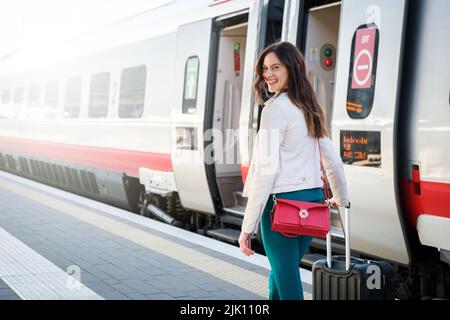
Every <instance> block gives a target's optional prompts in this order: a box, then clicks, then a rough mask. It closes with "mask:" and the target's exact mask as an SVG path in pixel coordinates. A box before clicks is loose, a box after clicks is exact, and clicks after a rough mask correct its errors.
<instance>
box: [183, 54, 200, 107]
mask: <svg viewBox="0 0 450 320" xmlns="http://www.w3.org/2000/svg"><path fill="white" fill-rule="evenodd" d="M199 69H200V60H199V59H198V57H197V56H193V57H189V58H188V59H187V61H186V66H185V69H184V86H183V87H184V89H183V113H194V112H195V108H196V106H197V88H198V72H199Z"/></svg>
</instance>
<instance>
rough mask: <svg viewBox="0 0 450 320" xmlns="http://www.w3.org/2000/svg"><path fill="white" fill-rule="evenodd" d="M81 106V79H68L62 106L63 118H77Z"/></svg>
mask: <svg viewBox="0 0 450 320" xmlns="http://www.w3.org/2000/svg"><path fill="white" fill-rule="evenodd" d="M80 105H81V77H74V78H70V79H68V80H67V81H66V99H65V104H64V118H78V115H79V114H80Z"/></svg>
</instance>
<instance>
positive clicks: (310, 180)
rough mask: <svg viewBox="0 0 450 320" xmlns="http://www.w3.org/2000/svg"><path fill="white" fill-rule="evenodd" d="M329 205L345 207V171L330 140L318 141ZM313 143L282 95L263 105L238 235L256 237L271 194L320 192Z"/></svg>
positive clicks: (301, 117) (302, 119)
mask: <svg viewBox="0 0 450 320" xmlns="http://www.w3.org/2000/svg"><path fill="white" fill-rule="evenodd" d="M319 143H320V149H321V152H322V161H323V166H324V169H325V172H326V176H327V178H328V181H329V183H330V187H331V191H332V192H333V199H334V200H336V202H337V203H338V205H339V206H345V205H347V204H348V196H347V186H346V182H345V176H344V166H343V164H342V160H341V158H340V156H339V154H338V153H337V152H336V150H335V148H334V147H333V144H332V142H331V140H330V139H329V138H321V139H319ZM322 186H323V183H322V180H321V169H320V155H319V147H318V143H317V138H314V137H311V136H309V135H308V129H307V124H306V121H305V117H304V115H303V111H302V110H300V109H299V108H298V107H297V106H295V105H294V104H293V103H292V102H291V100H290V99H289V97H288V95H287V93H281V94H280V95H278V96H277V97H276V98H275V99H270V100H269V101H267V102H266V103H265V104H264V108H263V110H262V113H261V123H260V129H259V131H258V134H257V135H256V139H255V145H254V148H253V155H252V161H251V164H250V168H249V171H248V175H247V180H246V182H245V186H244V190H243V196H244V197H248V201H247V207H246V209H245V215H244V221H243V223H242V231H244V232H246V233H255V232H256V230H257V226H258V223H259V220H260V218H261V214H262V212H263V211H264V207H265V204H266V202H267V200H268V198H269V196H270V194H272V193H279V192H289V191H296V190H303V189H311V188H318V187H322Z"/></svg>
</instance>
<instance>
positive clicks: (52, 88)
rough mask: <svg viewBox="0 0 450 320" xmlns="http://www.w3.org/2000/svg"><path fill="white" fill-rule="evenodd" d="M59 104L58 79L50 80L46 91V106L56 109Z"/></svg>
mask: <svg viewBox="0 0 450 320" xmlns="http://www.w3.org/2000/svg"><path fill="white" fill-rule="evenodd" d="M57 105H58V81H50V82H48V83H47V87H46V91H45V106H46V107H47V108H52V109H56V106H57Z"/></svg>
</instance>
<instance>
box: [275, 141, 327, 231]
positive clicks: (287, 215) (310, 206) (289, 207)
mask: <svg viewBox="0 0 450 320" xmlns="http://www.w3.org/2000/svg"><path fill="white" fill-rule="evenodd" d="M318 144H319V143H318ZM319 153H320V144H319ZM320 162H321V164H322V155H320ZM322 167H323V165H322ZM322 181H323V190H324V195H325V199H328V198H329V197H328V189H327V182H326V179H325V178H324V177H323V176H322ZM273 199H274V203H273V207H272V211H271V213H270V218H271V221H272V231H275V232H280V233H281V234H282V235H284V236H286V237H289V238H293V237H297V236H300V235H304V236H313V237H319V238H326V236H327V233H328V232H329V231H330V208H329V206H328V205H327V204H322V203H314V202H306V201H298V200H288V199H277V198H276V197H275V195H273Z"/></svg>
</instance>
